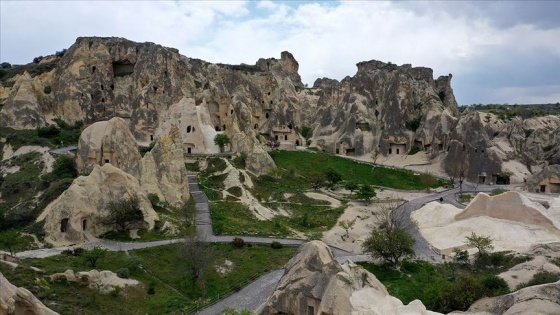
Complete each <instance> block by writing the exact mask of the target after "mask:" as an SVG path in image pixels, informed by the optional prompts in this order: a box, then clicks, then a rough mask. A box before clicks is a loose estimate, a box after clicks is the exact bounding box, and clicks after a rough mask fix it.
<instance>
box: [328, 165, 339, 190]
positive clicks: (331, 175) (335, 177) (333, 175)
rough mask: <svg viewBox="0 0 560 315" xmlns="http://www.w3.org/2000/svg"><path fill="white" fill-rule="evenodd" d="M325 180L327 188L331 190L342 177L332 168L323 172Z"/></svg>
mask: <svg viewBox="0 0 560 315" xmlns="http://www.w3.org/2000/svg"><path fill="white" fill-rule="evenodd" d="M325 178H326V179H327V181H328V182H329V188H333V187H334V186H336V184H338V183H339V182H340V181H341V180H342V176H340V174H339V173H338V172H337V171H335V170H333V169H332V168H330V169H328V170H327V171H326V172H325Z"/></svg>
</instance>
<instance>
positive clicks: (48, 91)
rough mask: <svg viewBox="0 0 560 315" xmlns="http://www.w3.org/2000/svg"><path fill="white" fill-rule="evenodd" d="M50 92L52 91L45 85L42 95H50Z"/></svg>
mask: <svg viewBox="0 0 560 315" xmlns="http://www.w3.org/2000/svg"><path fill="white" fill-rule="evenodd" d="M51 91H52V89H51V86H50V85H47V86H45V88H43V93H45V94H51Z"/></svg>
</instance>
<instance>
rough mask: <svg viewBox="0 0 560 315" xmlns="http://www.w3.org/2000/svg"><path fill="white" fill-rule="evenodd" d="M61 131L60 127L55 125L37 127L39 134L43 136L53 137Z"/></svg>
mask: <svg viewBox="0 0 560 315" xmlns="http://www.w3.org/2000/svg"><path fill="white" fill-rule="evenodd" d="M59 133H60V129H58V128H57V127H56V126H55V125H48V126H47V127H41V128H37V136H39V137H42V138H52V137H55V136H58V134H59Z"/></svg>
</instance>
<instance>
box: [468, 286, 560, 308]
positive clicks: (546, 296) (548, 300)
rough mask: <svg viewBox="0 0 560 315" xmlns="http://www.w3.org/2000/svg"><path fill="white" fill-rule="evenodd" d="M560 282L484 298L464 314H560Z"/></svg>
mask: <svg viewBox="0 0 560 315" xmlns="http://www.w3.org/2000/svg"><path fill="white" fill-rule="evenodd" d="M559 301H560V281H558V282H555V283H548V284H542V285H536V286H531V287H527V288H524V289H521V290H518V291H515V292H513V293H510V294H506V295H502V296H498V297H493V298H484V299H481V300H479V301H477V302H475V303H474V304H473V305H472V306H471V307H470V308H469V309H468V311H467V312H466V314H472V315H502V314H504V315H509V314H560V302H559Z"/></svg>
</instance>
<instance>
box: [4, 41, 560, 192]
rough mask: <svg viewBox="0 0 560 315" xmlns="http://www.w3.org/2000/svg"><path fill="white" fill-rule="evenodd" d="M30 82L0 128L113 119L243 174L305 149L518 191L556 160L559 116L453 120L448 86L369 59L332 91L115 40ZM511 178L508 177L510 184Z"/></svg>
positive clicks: (285, 57) (292, 74)
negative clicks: (228, 155) (174, 132)
mask: <svg viewBox="0 0 560 315" xmlns="http://www.w3.org/2000/svg"><path fill="white" fill-rule="evenodd" d="M48 64H49V65H50V66H49V67H47V68H46V69H51V68H53V70H52V71H49V72H44V73H41V74H38V75H31V74H29V73H23V74H20V75H17V76H15V77H13V78H11V79H10V80H8V82H7V83H6V84H5V86H3V87H2V89H0V102H1V104H2V105H3V107H2V110H1V111H0V123H1V124H2V126H9V127H13V128H16V129H29V128H36V127H40V126H45V125H46V124H50V123H52V122H53V119H55V118H61V119H63V120H66V121H67V122H70V123H71V122H75V121H83V122H84V123H85V124H86V125H90V124H93V123H95V122H98V121H106V120H109V119H111V118H113V117H120V118H122V119H123V120H124V121H125V122H126V124H127V125H128V127H129V129H130V131H131V134H132V135H133V137H134V139H135V140H136V141H139V142H149V141H153V140H155V139H157V138H158V137H159V136H162V135H166V134H168V133H169V131H170V128H171V127H172V126H173V125H174V126H177V128H178V130H179V134H180V137H181V140H180V141H181V145H182V147H183V150H184V151H185V152H186V153H217V152H218V150H219V148H218V147H217V146H216V145H215V144H214V143H213V139H214V137H215V135H216V134H218V133H226V134H227V135H228V136H229V137H230V138H231V139H232V143H231V146H229V148H228V149H230V150H231V151H233V152H239V153H246V154H248V157H247V161H248V169H249V170H250V171H252V172H254V173H256V174H263V173H266V172H267V171H268V170H270V169H271V168H272V167H274V162H273V161H272V159H271V158H270V157H269V156H268V154H267V153H266V148H267V147H269V146H270V147H272V146H276V147H280V148H286V149H290V148H294V147H295V146H298V145H306V143H307V140H306V139H304V138H303V137H302V136H301V134H300V133H299V132H300V131H301V130H302V129H301V128H302V127H303V126H307V127H312V129H313V136H312V137H311V139H310V142H311V145H312V146H316V147H319V148H320V149H322V150H324V151H326V152H331V153H338V154H343V155H371V156H373V157H374V158H377V157H385V158H389V157H391V156H398V155H406V154H408V153H409V152H411V151H413V152H414V151H418V150H420V151H425V152H426V153H427V157H428V161H427V162H428V163H433V162H434V161H436V160H437V161H442V168H443V169H444V170H445V171H446V172H447V173H448V174H449V175H450V176H452V177H459V176H460V174H463V176H464V177H465V178H467V179H469V180H471V181H475V182H479V181H480V182H485V183H497V182H507V181H508V180H511V181H515V182H522V181H523V180H524V177H526V176H528V175H529V174H530V173H531V172H533V171H535V170H538V169H540V168H541V166H542V163H543V162H544V161H548V162H549V163H552V164H555V163H557V162H558V161H560V158H559V156H560V141H559V140H560V118H559V117H558V116H545V117H536V118H529V119H522V118H520V117H516V118H513V119H510V120H509V119H503V118H501V117H498V116H496V115H494V114H487V113H482V112H478V111H475V110H466V111H465V112H463V113H460V112H459V110H458V107H457V102H456V100H455V97H454V95H453V89H452V87H451V79H452V76H451V75H448V76H441V77H439V78H437V79H434V78H433V71H432V70H431V69H429V68H424V67H412V66H411V65H406V64H405V65H401V66H398V65H395V64H391V63H384V62H381V61H376V60H371V61H366V62H360V63H358V64H357V72H356V74H355V75H354V76H352V77H350V76H348V77H346V78H344V79H343V80H341V81H340V82H339V81H337V80H333V79H328V78H322V79H318V80H317V81H316V82H315V83H314V85H313V87H312V88H305V87H304V85H303V84H302V82H301V78H300V76H299V74H298V68H299V64H298V62H297V61H296V59H295V58H294V56H292V54H290V53H289V52H282V53H281V56H280V59H275V58H268V59H259V60H258V61H256V63H255V64H254V65H246V64H241V65H225V64H212V63H208V62H205V61H202V60H199V59H193V58H188V57H186V56H183V55H181V54H179V52H178V50H176V49H173V48H168V47H163V46H160V45H157V44H153V43H135V42H132V41H129V40H126V39H123V38H99V37H80V38H78V39H77V40H76V43H75V44H74V45H72V46H71V47H70V48H69V49H68V51H67V52H66V53H65V54H64V55H63V56H62V57H56V58H54V57H53V58H50V59H48ZM510 173H511V174H515V175H514V176H513V177H512V178H510V177H511V176H510Z"/></svg>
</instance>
